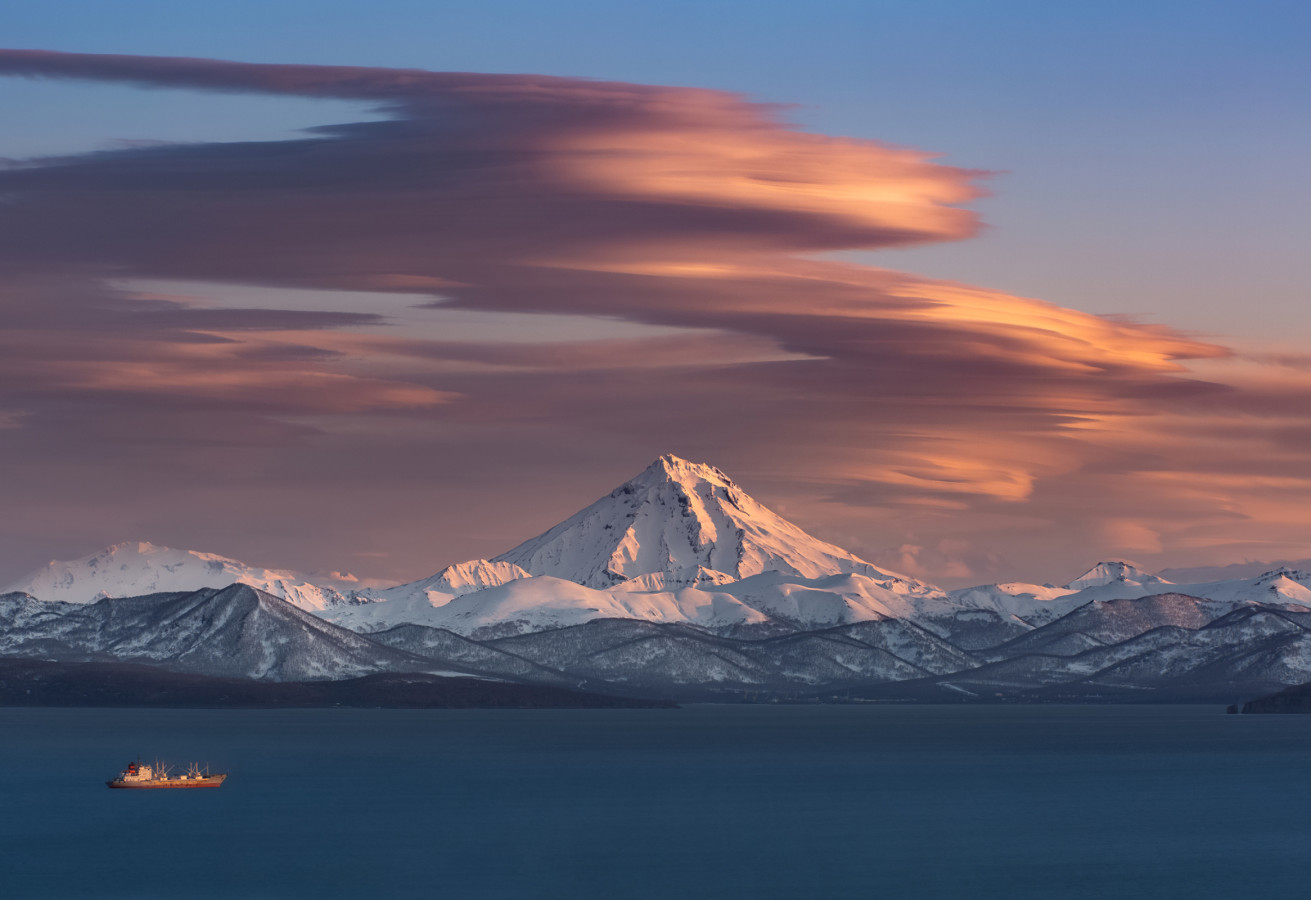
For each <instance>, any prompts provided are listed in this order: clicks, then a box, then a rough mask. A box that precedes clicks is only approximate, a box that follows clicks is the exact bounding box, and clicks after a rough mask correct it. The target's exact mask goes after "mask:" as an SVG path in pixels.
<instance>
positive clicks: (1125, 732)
mask: <svg viewBox="0 0 1311 900" xmlns="http://www.w3.org/2000/svg"><path fill="white" fill-rule="evenodd" d="M136 755H141V756H142V757H143V758H145V759H147V760H150V759H153V758H154V757H156V756H159V757H162V758H165V759H170V760H174V761H177V762H186V761H189V760H192V759H199V760H206V761H208V762H209V763H210V764H211V765H212V766H213V767H214V769H215V770H216V771H227V772H229V773H230V777H229V780H228V783H227V784H226V785H225V786H224V787H222V788H220V789H218V790H210V791H148V792H138V791H111V790H108V789H107V788H106V787H105V786H104V781H105V780H106V779H107V778H109V777H110V776H111V775H113V774H114V773H115V772H117V771H118V770H119V769H121V768H122V765H123V764H124V763H126V762H127V761H128V760H129V759H130V758H132V757H133V756H136ZM0 797H2V798H3V800H4V806H3V808H2V809H0V897H5V898H15V900H18V898H29V897H30V898H43V897H60V898H65V897H87V898H92V897H95V898H156V897H158V898H168V897H206V898H207V897H234V898H246V897H250V898H265V897H267V898H281V897H315V898H335V897H352V898H353V897H369V896H373V897H380V898H393V897H396V898H405V897H425V898H426V897H433V898H453V900H478V898H560V900H566V898H567V900H586V898H598V900H600V898H604V900H623V898H634V900H637V898H715V900H722V898H751V900H757V898H761V900H767V898H779V900H784V898H787V900H792V898H798V900H800V898H807V900H809V898H816V900H818V898H869V897H876V896H881V897H893V898H971V900H979V898H1007V900H1014V898H1044V900H1049V898H1056V897H1060V898H1106V897H1133V898H1191V900H1196V898H1225V900H1230V898H1235V897H1261V896H1276V895H1282V894H1284V893H1287V894H1288V895H1289V896H1300V895H1301V894H1303V893H1304V892H1305V890H1306V886H1307V874H1306V871H1307V870H1306V864H1305V859H1306V854H1307V852H1308V851H1307V848H1308V847H1311V804H1308V802H1307V800H1308V797H1311V716H1226V715H1224V714H1223V713H1222V711H1221V710H1218V709H1216V708H1214V707H1197V706H1179V707H1139V706H1117V707H1097V706H1068V707H1056V706H1030V707H1017V706H989V707H974V706H831V707H823V706H799V707H774V706H754V707H746V706H694V707H689V708H686V709H681V710H522V711H520V710H495V711H493V710H344V709H343V710H337V709H334V710H291V711H244V710H103V709H102V710H56V709H0Z"/></svg>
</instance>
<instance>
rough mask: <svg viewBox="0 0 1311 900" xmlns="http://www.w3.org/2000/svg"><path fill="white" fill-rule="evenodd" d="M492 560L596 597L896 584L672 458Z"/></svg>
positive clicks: (717, 478)
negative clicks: (638, 589)
mask: <svg viewBox="0 0 1311 900" xmlns="http://www.w3.org/2000/svg"><path fill="white" fill-rule="evenodd" d="M495 561H496V562H508V563H513V564H514V565H516V566H519V567H520V568H522V569H523V570H525V571H527V572H529V573H531V574H533V575H550V576H552V577H554V578H562V579H564V580H566V581H572V582H574V583H576V584H581V585H584V586H586V587H590V588H595V589H598V590H603V589H607V588H611V587H614V586H615V585H618V584H621V583H623V582H625V581H629V580H632V579H636V578H641V577H643V576H657V578H656V579H655V580H649V581H648V583H649V584H650V585H651V586H652V587H658V588H660V589H670V588H676V587H687V586H690V585H699V584H705V583H712V584H714V583H723V582H724V581H736V580H738V579H741V578H746V577H749V576H751V575H759V574H760V573H762V572H779V573H782V574H784V575H796V576H799V577H801V578H820V577H823V576H825V575H841V574H848V573H853V572H854V573H858V574H861V575H867V576H870V577H872V578H878V579H891V578H897V577H899V576H897V575H895V574H894V573H891V572H885V571H883V570H882V569H879V568H878V567H876V566H874V565H873V564H871V563H868V562H866V561H865V560H863V559H861V558H860V557H858V556H854V555H853V554H851V553H848V552H847V551H845V550H843V549H842V548H840V547H835V546H833V545H832V544H828V543H825V542H824V541H821V540H819V539H818V538H814V537H811V536H810V535H808V534H806V532H804V531H802V530H801V529H800V528H798V527H797V526H796V525H794V524H792V523H791V522H789V521H787V520H786V519H784V518H783V517H781V516H779V515H778V514H777V513H775V512H773V511H772V510H770V509H768V508H767V507H765V506H764V505H762V504H761V503H758V502H757V501H756V500H754V499H752V498H751V497H750V496H748V495H747V493H746V492H745V491H743V490H742V489H741V488H740V487H738V486H737V485H736V484H734V483H733V481H732V479H730V478H729V477H728V476H727V475H725V474H724V473H723V472H721V471H720V470H719V469H716V468H714V467H712V466H706V465H701V464H699V463H693V462H688V461H687V460H685V459H680V458H679V457H677V456H673V455H666V456H662V457H660V458H659V459H657V460H656V461H655V462H653V463H652V464H651V465H650V466H648V467H647V469H646V470H645V471H644V472H642V473H641V474H640V475H638V476H637V477H636V478H634V479H632V480H631V481H629V482H627V483H625V484H622V485H620V486H619V487H617V488H615V489H614V490H613V491H611V492H610V494H609V495H607V496H605V497H602V498H601V499H600V500H598V501H596V502H595V503H593V504H592V505H591V506H589V507H587V508H586V509H584V510H582V511H580V512H578V513H575V514H574V515H572V516H570V517H569V518H568V519H565V520H564V521H563V522H561V523H560V524H559V525H556V526H555V527H554V528H551V529H550V530H548V531H546V532H545V533H544V534H541V535H538V536H537V537H535V538H533V539H532V540H529V541H525V542H524V543H522V544H520V545H519V546H518V547H515V548H514V549H513V550H510V551H509V552H507V553H502V554H501V555H500V556H497V557H496V558H495ZM725 576H727V577H725Z"/></svg>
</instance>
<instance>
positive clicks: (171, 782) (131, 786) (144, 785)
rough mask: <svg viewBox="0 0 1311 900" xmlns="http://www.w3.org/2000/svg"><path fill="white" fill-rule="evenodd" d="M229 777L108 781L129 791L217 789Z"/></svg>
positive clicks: (111, 784) (212, 776)
mask: <svg viewBox="0 0 1311 900" xmlns="http://www.w3.org/2000/svg"><path fill="white" fill-rule="evenodd" d="M227 777H228V776H227V775H211V776H210V777H208V778H188V779H185V780H184V779H181V778H169V779H165V780H158V781H106V782H105V784H107V785H109V786H110V787H111V788H116V789H119V790H128V791H158V790H175V789H177V788H216V787H219V786H220V785H222V784H223V780H224V779H225V778H227Z"/></svg>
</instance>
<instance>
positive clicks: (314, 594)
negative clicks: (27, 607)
mask: <svg viewBox="0 0 1311 900" xmlns="http://www.w3.org/2000/svg"><path fill="white" fill-rule="evenodd" d="M238 582H239V583H241V584H247V585H250V586H251V587H253V588H259V589H260V590H261V591H263V592H264V593H266V594H272V595H273V596H275V597H280V598H281V599H283V600H286V601H288V602H289V603H292V604H294V605H296V606H299V607H300V608H301V609H304V610H309V611H311V612H317V611H320V610H325V609H328V608H329V607H333V606H339V605H341V604H344V603H350V602H352V600H353V599H354V595H353V594H351V593H343V592H342V591H338V590H336V589H334V588H330V587H321V586H319V585H315V584H310V583H309V582H307V581H305V580H304V579H303V578H301V577H300V576H299V575H297V574H296V573H295V572H289V571H284V570H280V569H258V568H254V567H252V566H248V565H246V564H245V563H241V562H237V561H236V560H235V559H228V558H227V557H223V556H216V555H215V554H213V553H197V552H196V551H194V550H174V549H173V548H171V547H161V546H158V545H156V544H151V543H147V542H145V541H141V542H134V543H123V544H114V545H113V546H112V547H106V548H105V549H104V550H101V551H100V552H99V553H93V554H92V555H90V556H84V557H82V558H81V559H75V560H71V561H67V562H60V561H58V560H52V561H51V562H49V563H48V564H47V565H46V566H45V567H43V568H41V569H38V570H37V571H35V572H32V573H30V574H29V575H27V576H26V577H24V578H21V579H19V580H18V581H16V582H14V583H13V584H11V585H9V586H7V587H5V588H4V589H3V590H0V593H9V592H11V591H17V592H21V593H25V594H31V595H32V596H34V597H39V598H40V599H42V600H58V601H63V602H65V603H94V602H95V601H96V600H99V599H101V598H102V597H138V596H141V595H143V594H157V593H161V592H164V591H198V590H200V589H201V588H206V587H214V588H220V587H226V586H227V585H229V584H234V583H238Z"/></svg>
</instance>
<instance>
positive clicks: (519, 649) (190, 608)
mask: <svg viewBox="0 0 1311 900" xmlns="http://www.w3.org/2000/svg"><path fill="white" fill-rule="evenodd" d="M225 585H231V586H230V587H225ZM9 590H18V591H23V592H25V593H23V594H7V595H4V596H0V655H10V656H20V657H24V658H29V659H30V658H40V659H57V660H64V661H77V660H102V659H115V660H130V661H134V662H148V663H152V664H159V665H165V666H169V667H172V668H177V669H182V670H186V671H191V672H199V673H205V674H223V675H233V674H239V675H241V676H242V677H256V678H265V679H279V678H344V677H350V676H353V675H359V674H362V673H365V672H380V671H426V672H432V671H447V670H449V671H453V672H465V673H477V674H482V675H485V676H490V677H494V678H510V679H519V680H529V681H535V682H539V683H543V684H556V685H570V684H573V685H576V684H578V683H583V682H586V683H587V684H589V686H591V687H598V688H602V689H614V690H621V691H630V692H636V693H639V694H640V693H642V692H646V693H647V694H648V695H658V696H662V697H663V696H681V697H689V698H698V697H700V698H705V697H725V696H729V697H742V696H746V695H757V694H758V693H759V692H764V693H765V695H769V694H771V692H772V694H773V695H774V696H778V695H780V694H784V695H792V694H795V693H797V692H798V691H822V690H833V691H843V692H850V691H859V690H863V689H864V688H865V687H869V688H870V690H871V691H873V690H874V686H877V685H880V684H886V683H888V682H899V681H905V682H908V683H913V684H914V685H919V687H914V688H908V690H912V691H916V692H918V693H912V694H909V695H907V696H916V697H924V696H931V695H932V692H933V691H934V690H950V691H955V692H960V691H964V692H965V693H970V692H971V691H973V690H974V689H975V688H976V687H977V688H979V689H982V690H985V691H986V692H987V693H988V694H989V695H991V694H994V693H999V692H1002V693H1004V692H1024V691H1032V690H1039V689H1041V690H1047V691H1056V692H1057V693H1055V694H1052V693H1048V694H1046V695H1044V696H1055V697H1068V696H1100V694H1098V693H1097V692H1098V691H1102V690H1104V689H1105V690H1113V691H1127V692H1129V693H1130V694H1132V693H1134V692H1141V691H1156V690H1162V691H1164V690H1170V691H1175V692H1176V694H1175V695H1174V696H1185V697H1199V696H1207V697H1214V696H1218V695H1219V694H1220V693H1221V692H1223V691H1225V690H1228V689H1229V687H1230V686H1232V685H1243V686H1247V687H1249V688H1253V689H1256V688H1260V689H1261V690H1266V689H1273V688H1275V687H1277V686H1279V685H1280V684H1291V683H1296V680H1298V679H1301V680H1305V679H1306V678H1311V573H1307V572H1303V571H1299V570H1295V569H1287V568H1278V569H1275V570H1272V571H1269V572H1265V573H1263V574H1261V575H1259V576H1257V577H1246V578H1239V579H1233V580H1228V581H1216V582H1208V583H1203V584H1171V583H1170V582H1169V581H1167V580H1165V579H1164V578H1162V577H1160V576H1159V575H1154V574H1152V573H1149V572H1146V571H1143V570H1142V569H1140V568H1138V567H1137V566H1134V565H1132V564H1130V563H1127V562H1123V561H1114V560H1112V561H1104V562H1100V563H1098V564H1097V565H1095V566H1094V567H1093V568H1091V569H1090V570H1089V571H1087V572H1086V573H1084V574H1083V575H1081V576H1079V577H1078V578H1075V579H1074V580H1073V581H1071V582H1069V583H1068V584H1067V585H1065V586H1064V587H1056V586H1054V585H1050V584H1046V585H1036V584H1025V583H1019V582H1015V583H1006V584H992V585H980V586H976V587H972V588H966V589H963V590H956V591H951V592H945V591H942V590H940V589H938V588H936V587H934V586H932V585H929V584H925V583H923V582H919V581H916V580H914V579H911V578H906V577H904V576H900V575H896V574H894V573H891V572H887V571H884V570H882V569H879V568H877V567H875V566H873V565H872V564H870V563H868V562H866V561H865V560H862V559H860V558H859V557H857V556H854V555H853V554H850V553H848V552H846V551H844V550H842V549H841V548H839V547H836V546H834V545H832V544H828V543H826V542H824V541H820V540H818V539H816V538H814V537H812V536H810V535H808V534H806V533H805V532H804V531H803V530H802V529H800V528H799V527H797V526H796V525H794V524H792V523H790V522H788V521H787V520H785V519H783V518H782V517H780V516H778V515H777V514H776V513H774V512H772V511H770V510H769V509H768V508H766V507H765V506H763V505H761V504H760V503H758V502H757V501H755V500H754V499H752V498H751V497H750V496H749V495H747V494H746V492H745V491H743V490H742V489H741V488H740V487H738V486H737V485H736V484H735V483H734V482H733V481H732V480H731V479H729V478H728V476H726V475H725V474H724V473H723V472H721V471H720V470H718V469H715V468H713V467H711V466H706V465H700V464H696V463H691V462H688V461H687V460H683V459H679V458H677V457H673V456H664V457H661V458H660V459H658V460H656V461H655V462H654V463H653V464H652V465H651V466H649V467H648V468H647V469H646V470H645V471H643V472H642V473H641V474H639V475H638V476H637V477H636V478H634V479H633V480H631V481H629V482H627V483H626V484H623V485H621V486H620V487H618V488H617V489H615V490H614V491H612V492H611V493H610V494H609V495H607V496H606V497H603V498H602V499H600V500H598V501H597V502H596V503H593V504H592V505H591V506H589V507H587V508H586V509H584V510H582V511H581V512H579V513H577V514H575V515H573V516H571V517H570V518H569V519H567V520H565V521H564V522H562V523H560V524H559V525H557V526H555V527H554V528H552V529H550V530H548V531H547V532H545V533H544V534H542V535H540V536H539V537H536V538H534V539H532V540H530V541H527V542H525V543H523V544H521V545H520V546H518V547H516V548H514V549H513V550H510V551H509V552H507V553H504V554H502V555H501V556H498V557H495V558H493V559H491V560H484V559H479V560H471V561H469V562H465V563H460V564H458V565H453V566H448V567H446V568H445V569H442V570H441V571H440V572H438V573H437V574H435V575H433V576H431V577H428V578H424V579H421V580H419V581H415V582H410V583H408V584H402V585H398V586H396V587H393V588H387V589H385V590H375V591H369V592H354V591H351V592H342V591H338V590H335V589H333V588H329V587H323V586H319V585H315V584H312V583H310V582H309V581H307V580H305V579H304V578H301V577H300V576H297V575H295V574H294V573H292V572H287V571H279V570H270V569H258V568H253V567H250V566H246V565H244V564H242V563H240V562H237V561H235V560H231V559H226V558H224V557H220V556H214V555H212V554H205V553H196V552H192V551H185V550H171V549H169V548H166V547H158V546H154V545H151V544H120V545H116V546H114V547H110V548H108V549H107V550H105V551H102V552H101V553H98V554H94V555H92V556H88V557H86V558H84V559H81V560H76V561H73V562H64V563H60V562H54V563H51V564H50V565H49V566H47V567H45V568H44V569H42V570H40V571H38V572H35V573H33V574H32V575H30V576H28V577H27V578H25V579H22V580H20V581H19V582H17V583H16V584H15V585H13V586H11V587H10V588H9ZM35 598H40V599H35ZM100 598H112V599H100ZM98 599H99V602H96V601H97V600H98ZM309 613H313V615H310V614H309ZM939 683H941V685H940V687H939V686H938V685H939ZM925 691H927V692H928V693H927V694H926V693H924V692H925ZM1190 691H1191V692H1192V693H1189V692H1190ZM1199 692H1200V693H1199ZM874 695H875V694H871V696H874ZM1121 695H1122V696H1127V694H1121ZM878 696H891V695H888V694H886V693H884V694H879V695H878Z"/></svg>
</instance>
